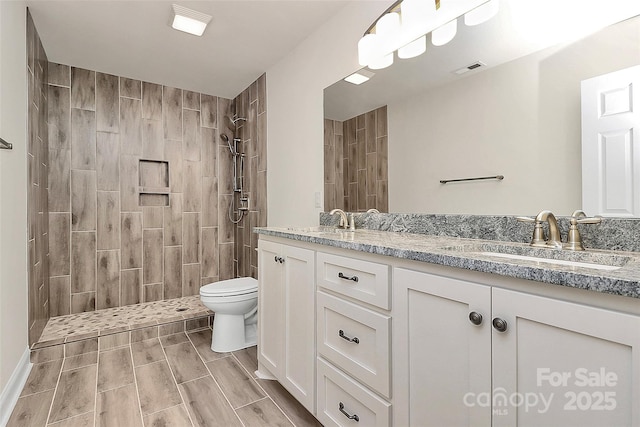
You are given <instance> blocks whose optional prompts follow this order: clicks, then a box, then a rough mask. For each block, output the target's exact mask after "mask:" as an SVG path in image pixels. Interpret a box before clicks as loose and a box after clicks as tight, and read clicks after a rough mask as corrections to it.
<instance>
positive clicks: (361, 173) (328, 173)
mask: <svg viewBox="0 0 640 427" xmlns="http://www.w3.org/2000/svg"><path fill="white" fill-rule="evenodd" d="M387 144H388V137H387V107H386V106H384V107H380V108H377V109H375V110H372V111H369V112H367V113H364V114H361V115H359V116H356V117H353V118H351V119H348V120H345V121H344V122H340V121H336V120H330V119H325V120H324V210H325V211H329V210H331V209H334V208H339V209H343V210H345V211H348V212H364V211H366V210H367V209H372V208H375V209H378V210H379V211H380V212H388V211H389V194H388V161H387V159H388V157H387V152H388V148H387Z"/></svg>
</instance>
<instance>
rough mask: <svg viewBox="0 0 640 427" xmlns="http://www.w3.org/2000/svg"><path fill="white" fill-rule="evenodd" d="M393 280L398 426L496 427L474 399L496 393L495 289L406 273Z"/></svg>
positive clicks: (486, 409) (487, 410) (488, 412)
mask: <svg viewBox="0 0 640 427" xmlns="http://www.w3.org/2000/svg"><path fill="white" fill-rule="evenodd" d="M393 277H394V282H393V298H394V300H393V301H394V303H393V304H394V314H393V334H392V337H393V338H392V340H393V351H394V353H393V383H394V389H393V393H394V397H393V404H394V407H395V409H394V411H393V413H394V415H393V418H394V425H396V426H442V427H446V426H474V427H475V426H489V425H491V408H490V407H486V406H481V405H477V404H474V400H473V397H474V396H479V395H481V393H484V394H487V393H490V391H491V288H490V287H488V286H483V285H476V284H470V283H467V282H464V281H460V280H456V279H451V278H446V277H442V276H437V275H433V274H427V273H421V272H416V271H411V270H405V269H401V268H396V269H395V270H394V276H393ZM471 313H476V314H479V315H481V316H482V321H481V323H480V324H479V325H474V324H473V323H471V321H470V318H469V315H470V314H471ZM470 393H472V395H471V394H470ZM489 400H490V399H489Z"/></svg>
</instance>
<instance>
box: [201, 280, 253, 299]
mask: <svg viewBox="0 0 640 427" xmlns="http://www.w3.org/2000/svg"><path fill="white" fill-rule="evenodd" d="M257 290H258V281H257V280H256V279H254V278H253V277H240V278H237V279H230V280H223V281H221V282H214V283H209V284H208V285H205V286H203V287H201V288H200V295H205V296H231V295H245V294H250V293H252V292H257Z"/></svg>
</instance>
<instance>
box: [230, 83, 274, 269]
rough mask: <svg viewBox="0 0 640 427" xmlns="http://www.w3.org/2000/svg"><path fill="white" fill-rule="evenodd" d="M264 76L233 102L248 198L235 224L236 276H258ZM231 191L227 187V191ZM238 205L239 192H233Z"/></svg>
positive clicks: (263, 205) (263, 202) (263, 208)
mask: <svg viewBox="0 0 640 427" xmlns="http://www.w3.org/2000/svg"><path fill="white" fill-rule="evenodd" d="M264 100H266V75H264V74H263V75H262V77H260V78H259V79H258V80H256V81H255V82H254V83H253V84H252V85H251V86H249V87H248V88H247V89H246V90H245V91H244V92H242V93H241V94H240V95H238V96H237V97H236V99H235V100H234V102H235V105H236V116H237V117H240V118H245V119H246V121H242V120H240V121H238V123H237V124H238V128H237V131H236V137H238V138H240V139H241V140H242V149H241V150H242V152H243V153H244V155H245V164H244V168H245V169H244V176H245V181H244V188H243V192H242V194H243V195H245V196H248V197H249V210H248V211H247V212H246V213H245V215H244V216H243V218H242V220H241V221H240V222H238V224H236V230H235V232H236V235H235V241H236V247H235V249H236V252H235V260H236V263H237V272H238V276H251V277H254V278H257V277H258V252H257V251H256V248H257V247H258V235H257V234H255V233H253V232H252V229H253V227H265V226H266V225H267V197H266V196H267V110H266V103H265V101H264ZM229 190H232V188H227V189H226V191H229ZM234 197H235V203H236V205H235V206H236V207H237V206H238V203H239V202H240V201H239V198H240V193H235V195H234Z"/></svg>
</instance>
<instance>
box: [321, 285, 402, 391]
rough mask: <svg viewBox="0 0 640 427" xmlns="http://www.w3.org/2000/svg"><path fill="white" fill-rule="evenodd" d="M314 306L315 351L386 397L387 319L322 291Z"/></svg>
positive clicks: (388, 387) (387, 377)
mask: <svg viewBox="0 0 640 427" xmlns="http://www.w3.org/2000/svg"><path fill="white" fill-rule="evenodd" d="M317 307H318V308H317V310H318V313H317V322H318V331H317V340H318V341H317V348H318V353H319V354H321V355H322V356H324V357H325V358H326V359H328V360H329V361H331V362H333V363H334V364H335V365H336V366H339V367H340V368H341V369H343V370H344V371H345V372H347V373H348V374H350V375H351V376H353V377H354V378H357V379H359V380H360V381H362V382H363V383H364V384H365V385H367V386H369V387H371V388H372V389H373V390H375V391H377V392H379V393H380V394H382V395H383V396H386V397H390V396H391V390H390V368H389V365H390V363H391V358H390V353H391V347H390V343H389V341H390V326H391V318H390V317H389V316H384V315H381V314H379V313H376V312H374V311H371V310H369V309H366V308H364V307H361V306H359V305H356V304H353V303H350V302H347V301H343V300H341V299H339V298H336V297H334V296H331V295H328V294H325V293H323V292H318V295H317Z"/></svg>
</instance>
